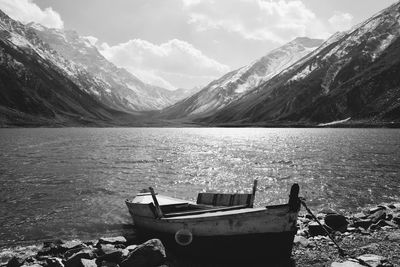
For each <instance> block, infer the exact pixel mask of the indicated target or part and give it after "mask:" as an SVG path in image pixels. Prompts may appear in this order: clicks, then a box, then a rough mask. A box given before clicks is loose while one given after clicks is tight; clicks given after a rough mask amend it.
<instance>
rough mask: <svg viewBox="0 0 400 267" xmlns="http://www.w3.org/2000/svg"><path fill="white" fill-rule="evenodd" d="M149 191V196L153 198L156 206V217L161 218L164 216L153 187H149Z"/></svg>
mask: <svg viewBox="0 0 400 267" xmlns="http://www.w3.org/2000/svg"><path fill="white" fill-rule="evenodd" d="M149 190H150V193H151V197H152V198H153V202H154V206H155V207H156V214H157V217H158V218H162V217H164V215H163V212H162V210H161V208H160V205H159V204H158V200H157V197H156V194H155V193H154V189H153V187H149Z"/></svg>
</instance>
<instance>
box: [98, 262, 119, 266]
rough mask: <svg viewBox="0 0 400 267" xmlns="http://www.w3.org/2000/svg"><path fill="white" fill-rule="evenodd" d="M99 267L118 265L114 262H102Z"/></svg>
mask: <svg viewBox="0 0 400 267" xmlns="http://www.w3.org/2000/svg"><path fill="white" fill-rule="evenodd" d="M98 266H100V267H119V265H118V264H117V263H115V262H109V261H102V262H101V264H100V265H98Z"/></svg>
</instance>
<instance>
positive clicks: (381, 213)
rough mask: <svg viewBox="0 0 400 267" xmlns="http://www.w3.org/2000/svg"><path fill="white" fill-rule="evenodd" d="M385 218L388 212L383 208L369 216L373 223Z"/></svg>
mask: <svg viewBox="0 0 400 267" xmlns="http://www.w3.org/2000/svg"><path fill="white" fill-rule="evenodd" d="M385 218H386V212H385V210H383V209H381V210H378V211H376V212H374V213H372V214H371V215H369V216H368V219H370V220H371V221H372V223H377V222H378V221H380V220H384V219H385Z"/></svg>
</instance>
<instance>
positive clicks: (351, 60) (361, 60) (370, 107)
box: [197, 3, 400, 125]
mask: <svg viewBox="0 0 400 267" xmlns="http://www.w3.org/2000/svg"><path fill="white" fill-rule="evenodd" d="M399 19H400V3H396V4H394V5H392V6H390V7H388V8H387V9H384V10H383V11H381V12H378V13H377V14H376V15H374V16H372V17H371V18H369V19H368V20H366V21H365V22H363V23H361V24H359V26H358V27H354V28H353V29H351V30H350V31H348V32H346V33H341V34H339V35H338V36H336V37H335V38H333V40H331V41H330V42H327V43H324V44H323V45H322V46H321V47H320V48H317V49H316V50H315V51H314V52H312V53H311V54H310V55H309V56H307V57H305V59H304V60H302V61H299V62H298V63H297V64H294V65H293V66H291V67H290V68H288V69H287V70H286V71H284V72H282V73H281V74H279V75H277V76H275V77H274V78H272V79H271V80H269V81H267V82H266V83H265V84H263V85H262V86H259V87H258V88H256V89H254V90H252V91H251V92H250V93H248V94H247V95H244V96H242V98H241V99H239V100H238V101H236V102H234V103H232V104H230V105H229V106H227V107H225V108H224V109H222V110H219V111H217V112H216V113H215V114H211V115H210V116H207V117H204V118H199V119H198V120H197V121H198V122H203V123H211V124H213V123H218V124H220V123H233V122H236V123H238V124H240V123H278V124H279V123H282V122H296V123H303V124H308V125H310V124H314V125H317V124H320V123H327V122H330V121H339V120H344V119H347V118H351V120H350V121H348V122H346V123H348V124H349V123H351V121H353V120H356V121H360V120H361V121H370V122H371V123H375V122H379V121H386V120H389V121H392V120H393V121H394V122H396V121H398V120H399V117H400V116H399V103H398V101H397V99H398V96H399V85H400V81H399V79H398V78H397V77H396V75H393V73H396V71H398V70H399V69H400V66H399V60H398V58H399V53H400V48H399V43H400V41H399V36H400V24H399ZM389 114H391V115H389Z"/></svg>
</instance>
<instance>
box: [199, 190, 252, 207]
mask: <svg viewBox="0 0 400 267" xmlns="http://www.w3.org/2000/svg"><path fill="white" fill-rule="evenodd" d="M252 196H253V195H252V194H223V193H199V194H198V196H197V202H196V203H197V204H203V205H211V206H223V207H231V206H239V205H240V206H243V205H245V206H247V207H250V205H251V201H252Z"/></svg>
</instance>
